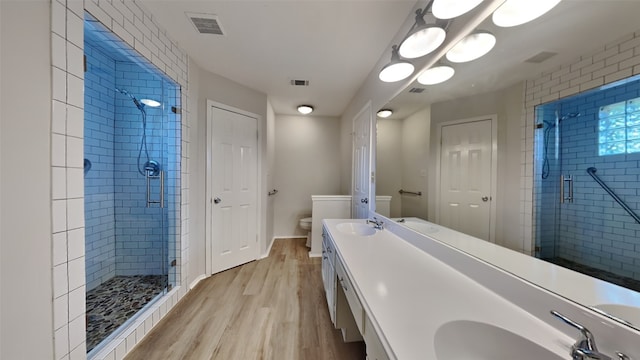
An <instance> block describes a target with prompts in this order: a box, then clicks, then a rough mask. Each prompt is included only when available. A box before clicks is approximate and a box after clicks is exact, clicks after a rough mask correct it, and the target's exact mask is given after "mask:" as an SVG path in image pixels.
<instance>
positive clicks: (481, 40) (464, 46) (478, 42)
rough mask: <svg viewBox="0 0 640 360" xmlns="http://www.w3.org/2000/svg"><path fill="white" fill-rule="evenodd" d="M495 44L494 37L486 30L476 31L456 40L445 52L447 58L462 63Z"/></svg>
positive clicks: (473, 58) (485, 51)
mask: <svg viewBox="0 0 640 360" xmlns="http://www.w3.org/2000/svg"><path fill="white" fill-rule="evenodd" d="M495 45H496V37H495V36H494V35H493V34H491V33H490V32H488V31H482V30H479V31H476V32H473V33H471V34H469V35H467V36H466V37H464V38H463V39H462V40H460V42H458V43H457V44H456V45H455V46H454V47H453V48H451V50H449V51H448V52H447V60H449V61H451V62H454V63H463V62H467V61H472V60H475V59H477V58H479V57H482V56H483V55H485V54H486V53H488V52H489V51H491V49H493V47H494V46H495Z"/></svg>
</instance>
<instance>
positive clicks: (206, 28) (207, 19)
mask: <svg viewBox="0 0 640 360" xmlns="http://www.w3.org/2000/svg"><path fill="white" fill-rule="evenodd" d="M186 14H187V17H188V18H189V20H191V23H192V24H193V26H195V28H196V30H197V31H198V32H199V33H200V34H212V35H224V32H223V31H222V26H221V25H220V22H218V17H217V16H216V15H212V14H195V13H186Z"/></svg>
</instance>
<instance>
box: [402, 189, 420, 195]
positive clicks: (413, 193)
mask: <svg viewBox="0 0 640 360" xmlns="http://www.w3.org/2000/svg"><path fill="white" fill-rule="evenodd" d="M398 192H399V193H400V194H409V195H416V196H422V191H418V192H415V191H406V190H402V189H400V191H398Z"/></svg>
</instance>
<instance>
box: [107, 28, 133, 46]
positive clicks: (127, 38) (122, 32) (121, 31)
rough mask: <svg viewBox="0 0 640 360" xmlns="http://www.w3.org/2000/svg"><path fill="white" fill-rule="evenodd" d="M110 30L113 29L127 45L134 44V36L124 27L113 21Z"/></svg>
mask: <svg viewBox="0 0 640 360" xmlns="http://www.w3.org/2000/svg"><path fill="white" fill-rule="evenodd" d="M111 30H112V31H113V33H114V34H116V35H118V36H119V37H120V38H121V39H122V40H124V42H126V43H127V44H129V45H132V44H134V42H135V40H134V39H135V37H134V36H133V35H131V33H130V32H128V31H127V30H126V29H125V28H124V27H122V25H120V24H118V23H115V22H114V23H113V28H112V29H111Z"/></svg>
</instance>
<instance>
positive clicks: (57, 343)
mask: <svg viewBox="0 0 640 360" xmlns="http://www.w3.org/2000/svg"><path fill="white" fill-rule="evenodd" d="M54 3H55V1H54ZM53 341H54V348H55V358H56V360H62V359H65V358H68V357H67V355H68V354H69V328H68V327H67V326H63V327H61V328H59V329H58V330H56V331H55V333H54V334H53Z"/></svg>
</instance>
